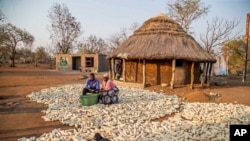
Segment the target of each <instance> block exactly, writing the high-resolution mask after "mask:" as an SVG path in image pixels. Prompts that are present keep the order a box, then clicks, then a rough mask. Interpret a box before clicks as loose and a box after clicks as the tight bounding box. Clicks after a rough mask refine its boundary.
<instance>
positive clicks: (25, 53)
mask: <svg viewBox="0 0 250 141" xmlns="http://www.w3.org/2000/svg"><path fill="white" fill-rule="evenodd" d="M17 54H19V56H20V57H22V58H24V61H25V63H32V62H33V52H32V50H31V49H30V48H28V47H22V48H20V49H19V50H18V51H17Z"/></svg>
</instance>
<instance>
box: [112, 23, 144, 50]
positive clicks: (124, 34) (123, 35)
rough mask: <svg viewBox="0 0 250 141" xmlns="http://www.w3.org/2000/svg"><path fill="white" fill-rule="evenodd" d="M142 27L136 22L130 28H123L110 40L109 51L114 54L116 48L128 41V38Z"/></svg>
mask: <svg viewBox="0 0 250 141" xmlns="http://www.w3.org/2000/svg"><path fill="white" fill-rule="evenodd" d="M139 26H140V24H139V23H136V22H134V23H133V24H131V25H130V26H129V27H125V28H121V29H120V31H119V32H117V33H114V34H112V35H111V36H110V38H109V39H108V41H107V43H108V47H109V51H108V52H112V51H113V50H114V49H115V48H117V47H118V46H119V45H120V44H121V43H122V42H123V41H124V40H126V39H128V37H129V36H130V35H131V34H132V33H133V32H134V31H135V30H136V29H138V28H139Z"/></svg>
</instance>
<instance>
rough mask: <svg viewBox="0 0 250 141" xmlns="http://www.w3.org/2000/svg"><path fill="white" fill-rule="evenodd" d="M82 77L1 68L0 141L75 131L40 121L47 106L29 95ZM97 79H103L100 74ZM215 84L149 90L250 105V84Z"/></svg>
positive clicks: (237, 81)
mask: <svg viewBox="0 0 250 141" xmlns="http://www.w3.org/2000/svg"><path fill="white" fill-rule="evenodd" d="M82 75H84V74H81V73H79V72H69V73H59V72H56V71H55V70H50V69H47V68H33V67H22V66H20V67H19V66H18V67H17V68H8V67H0V123H1V124H0V140H5V141H7V140H16V139H17V138H20V137H23V136H40V135H41V134H42V133H44V132H49V131H51V130H53V129H55V128H61V129H67V128H72V127H68V126H65V125H62V124H61V123H59V122H45V121H44V120H43V119H42V118H41V116H42V115H43V113H41V112H40V111H41V110H43V109H45V108H46V106H45V105H43V104H38V103H36V102H32V101H30V100H29V99H28V98H26V95H27V94H29V93H31V92H32V91H38V90H40V89H43V88H47V87H51V86H58V85H63V84H72V83H84V82H85V81H84V80H83V79H79V77H81V76H82ZM97 76H98V77H100V75H97ZM212 84H213V86H212V87H210V88H205V89H202V88H200V87H199V85H196V86H195V88H194V89H193V90H191V89H189V87H188V86H179V87H178V88H176V89H174V90H171V89H169V88H168V87H164V88H163V87H161V86H152V87H149V88H146V89H150V90H155V91H161V92H165V93H167V94H177V95H178V96H180V97H181V98H182V99H183V100H184V101H189V102H195V101H198V102H230V103H241V104H245V105H250V83H246V84H244V86H241V85H242V83H241V79H240V77H232V78H224V77H221V78H214V79H213V83H212ZM217 85H222V86H217ZM209 92H217V93H219V94H220V95H221V96H220V97H218V98H213V97H209V96H207V95H206V94H208V93H209ZM166 118H167V117H166ZM166 118H163V119H159V121H160V120H164V119H166Z"/></svg>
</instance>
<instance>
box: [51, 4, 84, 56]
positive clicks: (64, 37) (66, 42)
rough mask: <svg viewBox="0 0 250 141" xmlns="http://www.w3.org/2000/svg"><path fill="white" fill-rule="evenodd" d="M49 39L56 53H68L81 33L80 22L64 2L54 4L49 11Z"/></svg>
mask: <svg viewBox="0 0 250 141" xmlns="http://www.w3.org/2000/svg"><path fill="white" fill-rule="evenodd" d="M48 17H49V19H50V23H51V24H50V28H49V31H50V32H51V35H50V39H51V40H52V43H53V44H54V45H55V46H56V50H57V52H58V53H64V54H66V53H69V52H70V51H71V50H72V49H73V47H74V44H76V41H77V38H78V37H79V36H80V35H81V24H80V22H78V21H77V19H76V18H75V17H74V16H72V15H71V13H70V12H69V9H68V7H67V6H66V5H65V4H58V3H56V4H54V5H53V7H52V8H51V9H50V11H49V16H48Z"/></svg>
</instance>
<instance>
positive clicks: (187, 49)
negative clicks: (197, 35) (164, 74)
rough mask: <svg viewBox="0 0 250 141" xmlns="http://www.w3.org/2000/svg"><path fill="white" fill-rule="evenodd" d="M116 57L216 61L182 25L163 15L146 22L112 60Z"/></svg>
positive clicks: (118, 49)
mask: <svg viewBox="0 0 250 141" xmlns="http://www.w3.org/2000/svg"><path fill="white" fill-rule="evenodd" d="M113 57H115V58H125V59H184V60H189V61H196V62H215V61H216V60H215V59H214V58H213V57H212V56H211V55H209V54H208V53H207V52H206V51H205V50H204V49H203V48H201V46H200V45H199V44H198V43H197V42H196V41H195V40H194V38H193V37H192V36H190V35H188V34H187V33H186V32H185V31H184V30H183V29H182V27H181V26H180V25H179V24H178V23H176V22H175V21H174V20H172V19H170V18H169V17H167V16H166V15H165V14H159V15H157V16H155V17H153V18H151V19H149V20H147V21H146V22H144V23H143V25H142V26H141V27H140V28H139V29H138V30H136V31H135V32H134V34H133V35H131V36H130V37H129V38H128V39H127V40H125V41H124V42H123V43H122V44H121V45H120V46H119V47H118V48H117V49H115V50H114V52H113V53H112V54H111V56H109V58H113Z"/></svg>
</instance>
